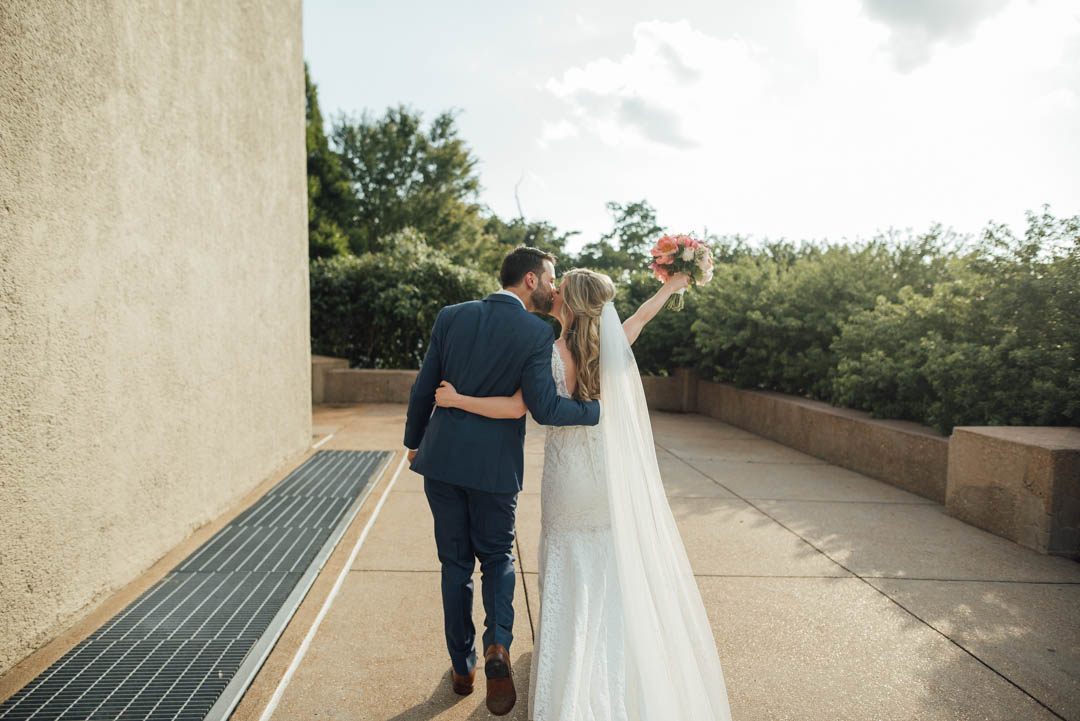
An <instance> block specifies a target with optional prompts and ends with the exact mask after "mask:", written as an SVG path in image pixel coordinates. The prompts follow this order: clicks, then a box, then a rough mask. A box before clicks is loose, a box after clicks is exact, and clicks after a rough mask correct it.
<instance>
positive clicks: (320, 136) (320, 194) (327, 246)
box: [304, 63, 354, 258]
mask: <svg viewBox="0 0 1080 721" xmlns="http://www.w3.org/2000/svg"><path fill="white" fill-rule="evenodd" d="M304 95H305V98H306V104H305V117H306V121H307V133H306V136H307V138H306V140H307V186H308V187H307V190H308V255H309V257H311V258H324V257H329V256H334V255H339V254H341V253H347V252H349V243H348V240H347V238H346V234H345V231H344V230H343V228H344V227H347V225H348V222H349V216H350V208H351V207H352V206H353V204H354V198H353V195H352V188H351V187H350V185H349V179H348V178H347V177H346V176H345V173H344V171H343V170H342V168H341V161H340V159H339V158H338V155H337V153H335V152H334V151H333V150H332V149H331V148H330V144H329V141H328V140H327V138H326V132H325V131H324V130H323V118H322V112H321V111H320V110H319V95H318V88H317V87H316V85H315V83H313V82H311V75H310V74H309V73H308V66H307V63H304Z"/></svg>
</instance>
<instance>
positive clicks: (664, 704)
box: [436, 269, 731, 721]
mask: <svg viewBox="0 0 1080 721" xmlns="http://www.w3.org/2000/svg"><path fill="white" fill-rule="evenodd" d="M687 282H688V279H687V276H686V275H684V274H683V275H678V276H675V277H673V278H672V279H671V280H669V281H668V282H667V283H665V284H664V286H663V288H661V289H660V291H659V292H658V293H657V294H656V295H655V296H653V297H652V298H651V299H649V300H648V301H646V302H645V303H643V304H642V306H641V307H640V308H639V309H638V310H637V312H636V313H634V314H633V315H632V316H631V317H630V318H628V319H627V320H626V321H625V322H620V321H619V317H618V314H617V313H616V312H615V306H614V304H613V302H612V301H613V299H614V297H615V285H614V283H612V281H611V279H610V278H609V277H607V276H606V275H603V274H600V273H594V272H593V271H589V270H581V269H575V270H571V271H568V272H567V273H566V274H565V275H564V276H563V281H562V284H561V285H560V287H559V290H558V292H557V293H556V297H555V304H554V306H553V308H552V315H554V316H555V317H556V318H558V319H559V321H560V322H561V324H562V335H561V336H560V337H559V339H558V340H557V341H556V342H555V344H554V346H553V348H552V351H551V368H552V374H553V375H554V377H555V384H556V388H557V390H558V392H559V394H560V395H561V396H564V397H572V398H577V399H581V400H587V399H593V398H602V399H603V408H602V416H601V418H600V423H599V425H597V426H594V427H588V426H569V427H563V428H556V427H549V428H547V438H546V440H545V443H544V471H543V477H542V480H541V497H540V506H541V530H540V547H539V553H538V556H537V558H538V570H539V575H538V585H539V588H540V610H539V618H538V621H537V625H536V638H535V643H534V649H533V655H532V665H531V668H530V673H529V719H530V721H707V720H708V721H730V719H731V712H730V710H729V706H728V699H727V690H726V687H725V684H724V677H723V672H722V670H721V667H720V660H719V656H718V654H717V650H716V643H715V641H714V639H713V635H712V629H711V627H710V626H709V621H708V618H707V617H706V615H705V607H704V605H703V603H702V601H701V594H700V592H699V590H698V587H697V583H696V582H695V580H694V576H693V572H692V571H691V569H690V563H689V561H688V559H687V556H686V549H685V547H684V546H683V543H682V538H681V537H680V536H679V532H678V529H677V528H676V526H675V520H674V517H673V516H672V514H671V509H670V507H669V506H668V502H667V497H666V496H665V495H664V488H663V484H662V482H661V479H660V471H659V468H658V466H657V463H656V452H655V449H654V446H653V438H652V427H651V424H650V422H649V414H648V409H647V408H646V405H645V396H644V392H643V390H642V386H641V377H640V375H639V374H638V369H637V363H636V361H635V360H634V355H633V352H632V351H631V350H630V344H632V343H633V342H634V340H635V339H636V338H637V336H638V334H639V333H640V332H641V329H642V328H643V327H644V326H645V324H646V323H648V322H649V320H651V319H652V318H653V316H655V315H656V313H657V312H658V311H659V310H660V308H661V307H662V306H663V304H664V302H665V301H666V300H667V299H668V298H669V297H670V296H671V294H672V293H674V292H675V291H677V290H679V289H681V288H685V287H686V285H687ZM436 403H437V404H438V405H440V406H446V407H456V408H461V409H463V410H466V411H469V412H471V413H476V414H479V415H484V416H489V417H492V418H520V417H521V416H523V415H524V414H525V412H526V408H525V405H524V403H523V402H522V399H521V391H520V390H519V391H518V392H517V394H516V395H514V396H511V397H499V398H476V397H471V396H463V395H461V394H459V393H457V392H456V391H455V389H454V387H453V386H452V385H450V384H449V383H446V382H443V384H442V387H441V388H440V389H439V390H438V391H437V392H436Z"/></svg>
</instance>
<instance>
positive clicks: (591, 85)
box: [545, 20, 766, 149]
mask: <svg viewBox="0 0 1080 721" xmlns="http://www.w3.org/2000/svg"><path fill="white" fill-rule="evenodd" d="M633 39H634V47H633V49H632V50H631V51H630V52H629V53H627V54H626V55H624V56H623V57H621V58H619V59H617V60H612V59H609V58H601V59H598V60H594V61H592V62H589V63H586V64H585V65H583V66H581V67H573V68H570V69H568V70H567V71H566V72H565V73H563V76H562V78H561V79H554V78H552V79H550V80H548V82H547V84H546V86H545V87H546V88H547V90H548V91H550V92H551V93H552V94H553V95H555V97H557V98H559V99H561V100H562V101H564V102H565V103H566V105H567V106H568V107H569V109H570V112H571V114H572V115H573V117H574V118H575V119H576V120H577V122H579V123H580V124H581V125H583V126H584V127H586V128H588V129H589V130H591V131H592V132H593V133H594V134H595V135H596V136H597V137H599V138H600V139H601V140H602V141H604V142H605V143H607V144H609V145H621V144H626V143H629V144H635V143H641V142H642V141H644V142H646V143H656V144H659V145H661V146H667V147H670V148H676V149H692V148H697V147H700V146H701V145H703V144H704V143H705V142H707V141H708V140H709V139H710V138H713V137H715V134H716V131H717V129H718V128H717V122H718V121H720V122H723V120H722V119H723V118H725V117H731V116H733V115H735V114H736V110H737V108H738V107H740V106H741V105H745V104H746V103H748V102H752V101H753V100H754V99H755V98H757V97H758V96H760V94H761V93H762V91H763V89H764V80H765V78H766V73H765V71H764V69H763V68H762V67H761V66H760V64H759V62H758V60H757V59H756V57H755V51H754V49H753V48H752V47H751V46H750V45H749V44H748V43H746V42H745V41H743V40H741V39H739V38H732V39H728V40H720V39H718V38H714V37H710V36H708V35H705V34H703V33H701V32H698V31H696V30H694V29H693V28H691V26H690V23H689V22H687V21H686V20H680V21H678V22H670V23H669V22H660V21H653V22H642V23H638V24H637V25H636V26H635V27H634V32H633Z"/></svg>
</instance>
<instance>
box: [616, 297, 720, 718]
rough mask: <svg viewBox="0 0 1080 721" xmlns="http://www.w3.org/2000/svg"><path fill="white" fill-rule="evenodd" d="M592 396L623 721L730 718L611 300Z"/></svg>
mask: <svg viewBox="0 0 1080 721" xmlns="http://www.w3.org/2000/svg"><path fill="white" fill-rule="evenodd" d="M600 398H601V403H602V404H603V406H602V410H603V415H602V417H601V419H600V429H601V433H602V435H603V439H604V453H605V461H606V466H605V481H606V483H607V492H608V504H609V506H610V510H611V526H612V535H613V538H614V544H615V559H616V565H617V567H618V572H619V589H620V593H621V596H622V608H623V619H624V623H625V626H626V629H625V631H626V632H625V646H624V648H625V653H626V674H627V676H626V689H627V693H628V696H629V697H628V698H627V699H626V708H627V711H628V713H629V715H630V719H631V721H658V720H663V721H731V711H730V709H729V706H728V698H727V689H726V687H725V684H724V676H723V672H722V670H721V668H720V658H719V656H718V654H717V651H716V642H715V641H714V640H713V634H712V628H711V627H710V625H709V619H708V618H707V617H706V615H705V606H704V604H703V603H702V600H701V593H700V591H699V590H698V587H697V582H696V581H695V580H694V575H693V572H692V571H691V569H690V562H689V560H688V558H687V556H686V548H685V547H684V546H683V542H682V537H681V536H680V535H679V530H678V528H677V527H676V525H675V519H674V517H673V516H672V514H671V508H670V507H669V505H668V501H667V497H666V495H665V494H664V486H663V483H662V481H661V479H660V469H659V467H658V465H657V462H656V451H655V448H654V446H653V436H652V426H651V425H650V422H649V412H648V408H647V407H646V405H645V393H644V390H643V389H642V386H641V376H640V375H639V373H638V368H637V361H636V360H635V359H634V354H633V352H631V350H630V344H629V343H628V342H627V340H626V335H625V333H624V332H623V329H622V323H621V321H620V320H619V315H618V313H617V312H616V311H615V306H614V305H613V304H612V303H610V302H608V303H605V304H604V308H603V313H602V315H601V323H600Z"/></svg>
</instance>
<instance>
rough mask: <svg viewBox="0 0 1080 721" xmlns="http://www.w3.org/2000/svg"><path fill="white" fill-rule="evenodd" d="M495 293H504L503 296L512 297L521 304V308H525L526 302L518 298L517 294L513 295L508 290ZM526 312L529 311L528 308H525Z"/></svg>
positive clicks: (503, 289)
mask: <svg viewBox="0 0 1080 721" xmlns="http://www.w3.org/2000/svg"><path fill="white" fill-rule="evenodd" d="M495 292H496V293H502V294H503V295H508V296H510V297H511V298H513V299H514V300H516V301H517V302H518V303H521V307H522V308H525V301H523V300H522V299H521V298H518V297H517V294H516V293H511V292H510V291H508V290H507V289H506V288H502V289H501V290H497V291H495ZM525 310H528V308H525Z"/></svg>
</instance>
